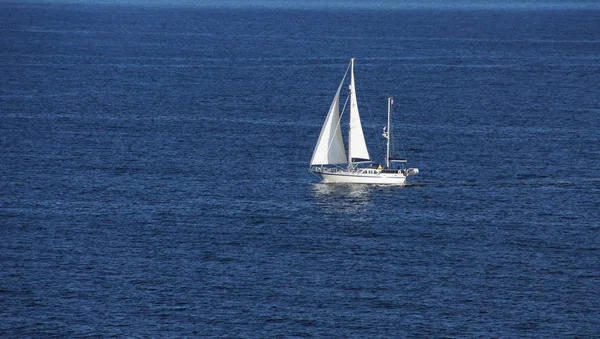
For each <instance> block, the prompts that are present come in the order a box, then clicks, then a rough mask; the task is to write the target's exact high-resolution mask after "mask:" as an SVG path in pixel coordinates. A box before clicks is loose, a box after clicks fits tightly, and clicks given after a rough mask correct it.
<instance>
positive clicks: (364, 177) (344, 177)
mask: <svg viewBox="0 0 600 339" xmlns="http://www.w3.org/2000/svg"><path fill="white" fill-rule="evenodd" d="M315 174H317V175H319V176H320V177H321V179H323V182H326V183H348V184H380V185H404V184H405V182H406V176H404V175H403V174H395V173H382V172H379V171H373V173H361V172H345V171H339V172H316V173H315Z"/></svg>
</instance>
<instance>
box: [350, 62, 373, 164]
mask: <svg viewBox="0 0 600 339" xmlns="http://www.w3.org/2000/svg"><path fill="white" fill-rule="evenodd" d="M348 153H349V154H348V155H349V156H350V161H351V162H365V161H370V159H371V158H370V157H369V151H368V150H367V144H366V142H365V135H364V134H363V129H362V124H361V123H360V114H359V112H358V103H357V100H356V91H355V87H354V59H352V70H351V72H350V136H349V143H348Z"/></svg>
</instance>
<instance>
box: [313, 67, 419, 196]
mask: <svg viewBox="0 0 600 339" xmlns="http://www.w3.org/2000/svg"><path fill="white" fill-rule="evenodd" d="M348 70H350V94H349V99H350V127H349V130H348V156H346V150H345V147H344V141H343V138H342V130H341V123H340V120H341V116H340V92H341V89H342V85H343V84H344V81H345V80H346V76H347V75H348ZM392 104H393V98H388V123H387V126H386V127H384V128H383V137H384V138H385V139H387V149H386V156H385V167H383V166H381V165H373V164H372V160H371V157H370V156H369V151H368V149H367V144H366V142H365V136H364V134H363V129H362V124H361V122H360V114H359V111H358V103H357V101H356V91H355V85H354V58H353V59H350V64H349V65H348V69H347V70H346V73H345V74H344V77H343V78H342V81H341V82H340V85H339V87H338V90H337V92H336V94H335V97H334V98H333V102H332V103H331V106H330V107H329V112H328V113H327V117H326V118H325V123H324V124H323V127H322V128H321V134H320V135H319V140H318V141H317V145H316V146H315V150H314V152H313V156H312V159H311V161H310V169H309V170H310V172H312V173H314V174H316V175H318V176H319V177H321V179H322V180H323V182H337V183H357V184H386V185H389V184H392V185H403V184H404V183H405V182H406V177H408V176H410V175H415V174H417V173H419V169H417V168H405V163H406V160H405V159H400V158H398V157H397V156H395V155H394V153H393V150H392V147H391V143H390V141H391V140H392V128H391V125H390V121H391V115H392ZM345 106H346V105H345V104H344V107H345ZM343 111H344V110H342V112H343ZM395 163H400V164H401V166H400V168H396V167H395V166H394V164H395ZM369 164H371V165H370V166H365V165H369ZM344 165H345V167H344Z"/></svg>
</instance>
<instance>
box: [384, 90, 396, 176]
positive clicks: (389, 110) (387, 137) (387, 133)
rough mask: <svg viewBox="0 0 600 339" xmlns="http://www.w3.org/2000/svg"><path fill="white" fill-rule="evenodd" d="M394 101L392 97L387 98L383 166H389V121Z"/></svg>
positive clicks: (390, 134) (390, 131)
mask: <svg viewBox="0 0 600 339" xmlns="http://www.w3.org/2000/svg"><path fill="white" fill-rule="evenodd" d="M393 103H394V98H392V97H389V98H388V116H387V132H386V134H385V138H386V139H387V147H386V153H385V166H386V167H387V168H390V139H392V130H391V125H390V121H391V120H392V104H393Z"/></svg>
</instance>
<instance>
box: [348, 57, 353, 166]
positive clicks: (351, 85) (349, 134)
mask: <svg viewBox="0 0 600 339" xmlns="http://www.w3.org/2000/svg"><path fill="white" fill-rule="evenodd" d="M352 91H354V58H351V59H350V86H349V87H348V92H349V94H348V96H349V97H350V98H351V99H350V107H352ZM350 110H352V108H350ZM350 169H352V111H351V112H350V124H349V125H348V170H350Z"/></svg>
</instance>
